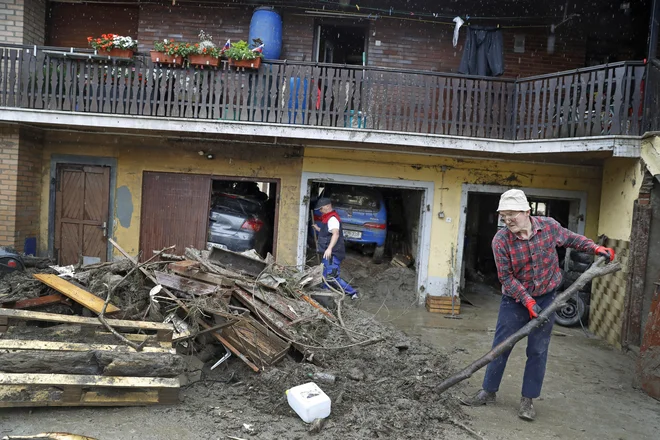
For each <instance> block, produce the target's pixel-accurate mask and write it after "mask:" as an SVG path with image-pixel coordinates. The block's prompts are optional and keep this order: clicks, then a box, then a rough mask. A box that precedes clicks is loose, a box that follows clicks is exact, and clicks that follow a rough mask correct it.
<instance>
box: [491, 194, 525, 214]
mask: <svg viewBox="0 0 660 440" xmlns="http://www.w3.org/2000/svg"><path fill="white" fill-rule="evenodd" d="M529 210H531V207H530V206H529V202H528V201H527V196H526V195H525V193H524V192H522V191H521V190H519V189H510V190H508V191H507V192H505V193H504V194H502V196H501V197H500V205H499V206H498V207H497V211H498V212H499V211H529Z"/></svg>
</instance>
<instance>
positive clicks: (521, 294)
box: [493, 217, 596, 303]
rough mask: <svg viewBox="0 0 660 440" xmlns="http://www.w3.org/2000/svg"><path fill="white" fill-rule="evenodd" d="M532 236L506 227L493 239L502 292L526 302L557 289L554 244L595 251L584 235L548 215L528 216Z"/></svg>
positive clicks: (559, 279)
mask: <svg viewBox="0 0 660 440" xmlns="http://www.w3.org/2000/svg"><path fill="white" fill-rule="evenodd" d="M530 219H531V221H532V236H531V237H530V238H529V240H522V239H520V238H518V237H517V236H516V235H515V234H514V233H512V232H511V231H509V230H508V229H507V228H504V229H501V230H500V231H498V232H497V234H495V238H493V254H494V255H495V264H496V265H497V276H498V277H499V279H500V282H501V283H502V294H503V295H508V296H511V297H513V298H514V299H515V300H516V301H520V302H523V303H524V302H525V301H524V299H526V298H529V297H530V296H540V295H543V294H545V293H548V292H552V291H553V290H556V289H557V288H558V287H559V285H560V284H561V282H562V275H561V271H560V270H559V261H558V257H557V250H556V249H555V248H556V247H557V246H563V247H568V248H573V249H577V250H578V251H581V252H590V253H594V254H595V253H596V252H595V251H596V244H595V243H594V242H593V241H591V240H589V239H588V238H587V237H583V236H582V235H579V234H576V233H574V232H571V231H569V230H568V229H565V228H563V227H562V226H561V225H560V224H559V223H557V221H556V220H554V219H552V218H549V217H530Z"/></svg>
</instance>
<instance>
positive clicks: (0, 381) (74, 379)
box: [0, 373, 179, 388]
mask: <svg viewBox="0 0 660 440" xmlns="http://www.w3.org/2000/svg"><path fill="white" fill-rule="evenodd" d="M26 384H31V385H55V386H67V385H74V386H77V385H79V386H101V387H109V388H154V387H159V388H178V387H179V379H170V378H165V377H125V376H90V375H84V374H38V373H3V374H0V385H26Z"/></svg>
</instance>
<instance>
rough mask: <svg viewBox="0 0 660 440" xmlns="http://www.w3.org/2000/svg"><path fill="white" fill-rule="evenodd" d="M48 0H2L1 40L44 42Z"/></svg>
mask: <svg viewBox="0 0 660 440" xmlns="http://www.w3.org/2000/svg"><path fill="white" fill-rule="evenodd" d="M45 30H46V0H0V42H4V43H12V44H44V35H45Z"/></svg>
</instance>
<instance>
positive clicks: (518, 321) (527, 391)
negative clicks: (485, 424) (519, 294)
mask: <svg viewBox="0 0 660 440" xmlns="http://www.w3.org/2000/svg"><path fill="white" fill-rule="evenodd" d="M554 298H555V292H550V293H547V294H545V295H541V296H538V297H535V298H534V300H535V301H536V303H537V304H538V305H539V306H540V307H541V308H542V309H545V308H546V307H548V306H549V305H550V303H551V302H552V300H553V299H554ZM529 321H530V318H529V311H528V310H527V308H525V306H523V305H522V303H519V302H516V300H514V299H513V298H511V297H509V296H506V295H502V302H501V303H500V313H499V315H498V317H497V327H496V328H495V339H494V340H493V348H494V347H496V346H497V345H499V344H501V343H502V342H503V341H504V340H505V339H506V338H508V337H509V336H511V335H512V334H514V333H515V332H517V331H518V330H520V329H521V328H522V327H523V326H524V325H525V324H527V323H528V322H529ZM554 322H555V314H554V313H553V314H552V315H551V317H550V319H549V320H548V321H547V322H545V323H543V324H542V325H541V326H540V327H537V328H535V329H534V330H532V332H531V333H530V334H529V336H528V338H527V363H526V364H525V373H524V375H523V383H522V396H523V397H529V398H530V399H536V398H537V397H539V396H540V395H541V387H542V386H543V378H544V377H545V364H546V362H547V360H548V347H549V346H550V337H551V336H552V326H553V324H554ZM510 354H511V350H509V351H507V352H505V353H503V354H502V355H501V356H499V357H498V358H497V359H495V360H494V361H493V362H491V363H490V364H488V367H487V368H486V376H485V377H484V383H483V389H484V390H485V391H488V392H491V393H494V392H496V391H498V390H499V388H500V382H502V376H503V375H504V368H505V367H506V362H507V360H508V359H509V355H510Z"/></svg>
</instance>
